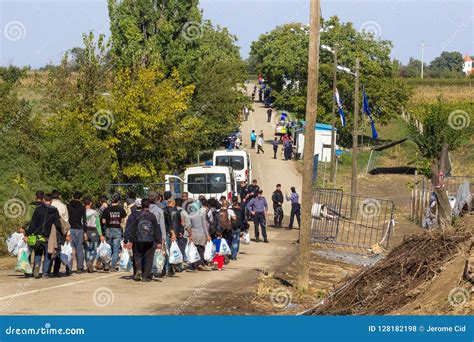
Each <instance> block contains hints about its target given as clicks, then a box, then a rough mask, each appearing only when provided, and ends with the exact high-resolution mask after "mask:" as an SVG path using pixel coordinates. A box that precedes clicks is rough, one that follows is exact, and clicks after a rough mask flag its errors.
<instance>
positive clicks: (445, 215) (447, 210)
mask: <svg viewBox="0 0 474 342" xmlns="http://www.w3.org/2000/svg"><path fill="white" fill-rule="evenodd" d="M448 149H449V145H448V144H446V143H444V144H443V147H442V151H441V155H440V158H439V160H438V162H434V163H433V165H432V167H431V171H432V172H433V176H432V177H431V183H432V184H433V188H434V192H435V194H436V200H437V206H438V221H439V225H440V228H441V229H444V228H448V227H450V226H451V223H452V216H451V211H452V210H451V205H450V204H449V198H448V193H447V191H446V188H445V187H444V183H443V181H442V177H441V176H440V174H439V173H440V172H442V173H443V176H444V174H445V173H446V156H447V155H448V153H447V152H448Z"/></svg>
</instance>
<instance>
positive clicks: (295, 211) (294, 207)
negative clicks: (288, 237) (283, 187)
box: [286, 186, 301, 229]
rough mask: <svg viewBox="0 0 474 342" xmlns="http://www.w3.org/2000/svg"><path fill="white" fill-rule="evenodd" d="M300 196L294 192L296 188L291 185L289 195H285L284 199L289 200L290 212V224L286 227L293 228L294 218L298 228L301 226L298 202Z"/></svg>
mask: <svg viewBox="0 0 474 342" xmlns="http://www.w3.org/2000/svg"><path fill="white" fill-rule="evenodd" d="M299 198H300V196H299V195H298V194H297V193H296V189H295V187H294V186H292V187H291V195H290V196H288V194H287V195H286V200H287V201H290V202H291V214H290V225H289V226H288V229H293V222H294V220H295V216H296V220H297V221H298V228H300V227H301V206H300V202H299Z"/></svg>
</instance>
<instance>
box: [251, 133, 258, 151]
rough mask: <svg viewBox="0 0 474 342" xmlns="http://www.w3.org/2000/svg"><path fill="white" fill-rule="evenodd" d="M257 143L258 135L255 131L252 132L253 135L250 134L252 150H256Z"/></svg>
mask: <svg viewBox="0 0 474 342" xmlns="http://www.w3.org/2000/svg"><path fill="white" fill-rule="evenodd" d="M256 142H257V134H256V133H255V130H252V133H250V144H251V147H250V148H252V149H255V143H256Z"/></svg>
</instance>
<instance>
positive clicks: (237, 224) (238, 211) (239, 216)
mask: <svg viewBox="0 0 474 342" xmlns="http://www.w3.org/2000/svg"><path fill="white" fill-rule="evenodd" d="M232 210H233V211H234V213H235V220H232V230H233V231H238V230H245V224H244V222H245V211H244V210H243V209H242V208H232Z"/></svg>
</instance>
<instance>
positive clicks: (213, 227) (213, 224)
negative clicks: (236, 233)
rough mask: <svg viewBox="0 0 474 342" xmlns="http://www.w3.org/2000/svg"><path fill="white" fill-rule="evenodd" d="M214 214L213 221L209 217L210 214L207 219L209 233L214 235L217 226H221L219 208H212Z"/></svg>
mask: <svg viewBox="0 0 474 342" xmlns="http://www.w3.org/2000/svg"><path fill="white" fill-rule="evenodd" d="M210 211H211V215H212V221H211V220H210V219H209V215H206V220H207V222H208V223H209V234H210V235H213V234H214V233H215V232H217V228H218V227H219V213H218V212H217V210H210Z"/></svg>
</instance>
